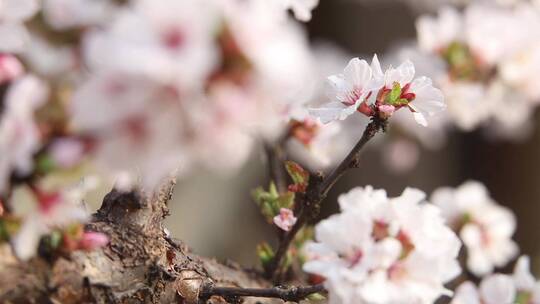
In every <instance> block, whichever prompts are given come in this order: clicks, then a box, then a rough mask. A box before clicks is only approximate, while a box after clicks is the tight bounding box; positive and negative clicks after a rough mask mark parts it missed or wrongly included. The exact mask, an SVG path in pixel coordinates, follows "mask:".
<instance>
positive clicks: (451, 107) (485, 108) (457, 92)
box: [441, 80, 491, 131]
mask: <svg viewBox="0 0 540 304" xmlns="http://www.w3.org/2000/svg"><path fill="white" fill-rule="evenodd" d="M441 88H442V90H443V91H444V92H445V97H446V101H447V104H448V111H447V113H448V115H449V116H450V118H451V119H452V122H453V123H454V124H455V125H456V126H457V127H458V128H460V129H461V130H464V131H471V130H473V129H475V128H476V127H478V126H479V125H481V124H483V123H485V122H486V120H487V119H488V118H489V116H490V113H491V106H490V105H489V102H490V100H489V99H488V98H487V92H486V88H485V86H484V85H482V84H480V83H475V82H467V81H449V80H445V81H442V83H441Z"/></svg>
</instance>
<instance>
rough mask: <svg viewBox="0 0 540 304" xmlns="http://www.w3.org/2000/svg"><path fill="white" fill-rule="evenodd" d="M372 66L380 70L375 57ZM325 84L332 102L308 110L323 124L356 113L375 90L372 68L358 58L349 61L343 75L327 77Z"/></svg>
mask: <svg viewBox="0 0 540 304" xmlns="http://www.w3.org/2000/svg"><path fill="white" fill-rule="evenodd" d="M372 66H375V67H379V68H380V65H379V64H378V59H377V56H376V55H375V57H373V61H372ZM327 83H328V86H329V90H328V96H329V97H330V98H331V99H332V101H331V102H329V103H327V104H325V105H323V106H322V107H320V108H312V109H310V110H309V112H310V114H311V115H313V116H314V117H317V118H319V119H320V120H321V122H322V123H325V124H326V123H329V122H331V121H334V120H344V119H345V118H347V117H348V116H349V115H351V114H353V113H354V112H356V110H357V109H358V107H359V106H360V105H361V103H363V102H364V101H366V99H367V98H368V97H369V96H370V94H371V93H372V91H373V89H374V88H376V83H375V82H374V79H373V72H372V68H371V67H370V66H369V64H368V63H367V62H366V61H365V60H360V59H358V58H353V59H351V61H349V64H347V66H346V67H345V70H344V71H343V74H339V75H332V76H330V77H328V81H327Z"/></svg>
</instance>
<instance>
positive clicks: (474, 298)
mask: <svg viewBox="0 0 540 304" xmlns="http://www.w3.org/2000/svg"><path fill="white" fill-rule="evenodd" d="M450 303H451V304H480V303H485V304H514V303H518V304H536V303H540V282H538V281H536V279H535V278H534V276H533V275H532V274H531V271H530V259H529V257H528V256H522V257H520V258H519V260H518V261H517V263H516V265H515V267H514V273H513V274H512V275H506V274H499V273H497V274H493V275H490V276H487V277H485V278H484V279H483V280H482V282H481V283H480V285H479V286H478V287H476V286H475V285H474V283H472V282H470V281H467V282H464V283H462V284H461V285H460V286H459V287H458V288H457V289H456V294H455V296H454V298H453V299H452V302H450Z"/></svg>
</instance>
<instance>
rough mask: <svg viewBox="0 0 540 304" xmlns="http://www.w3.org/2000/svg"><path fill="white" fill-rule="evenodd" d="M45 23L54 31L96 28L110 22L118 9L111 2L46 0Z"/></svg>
mask: <svg viewBox="0 0 540 304" xmlns="http://www.w3.org/2000/svg"><path fill="white" fill-rule="evenodd" d="M43 2H44V3H43V14H44V17H45V21H46V22H47V23H48V24H50V25H51V26H52V27H53V28H54V29H57V30H63V29H68V28H73V27H84V26H94V25H99V24H103V23H104V22H105V21H108V20H109V19H110V18H111V17H112V15H113V14H114V12H115V9H116V7H115V6H114V5H113V2H112V1H110V0H44V1H43Z"/></svg>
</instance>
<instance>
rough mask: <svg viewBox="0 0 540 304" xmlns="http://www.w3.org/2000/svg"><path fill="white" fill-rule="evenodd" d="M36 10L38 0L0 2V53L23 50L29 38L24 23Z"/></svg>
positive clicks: (37, 8) (4, 0)
mask: <svg viewBox="0 0 540 304" xmlns="http://www.w3.org/2000/svg"><path fill="white" fill-rule="evenodd" d="M38 10H39V1H38V0H2V1H0V52H20V51H22V50H23V48H24V46H25V44H26V43H27V41H28V38H29V34H28V30H27V29H26V27H25V26H24V22H25V21H27V20H28V19H30V18H31V17H32V16H33V15H34V14H36V13H37V11H38Z"/></svg>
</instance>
